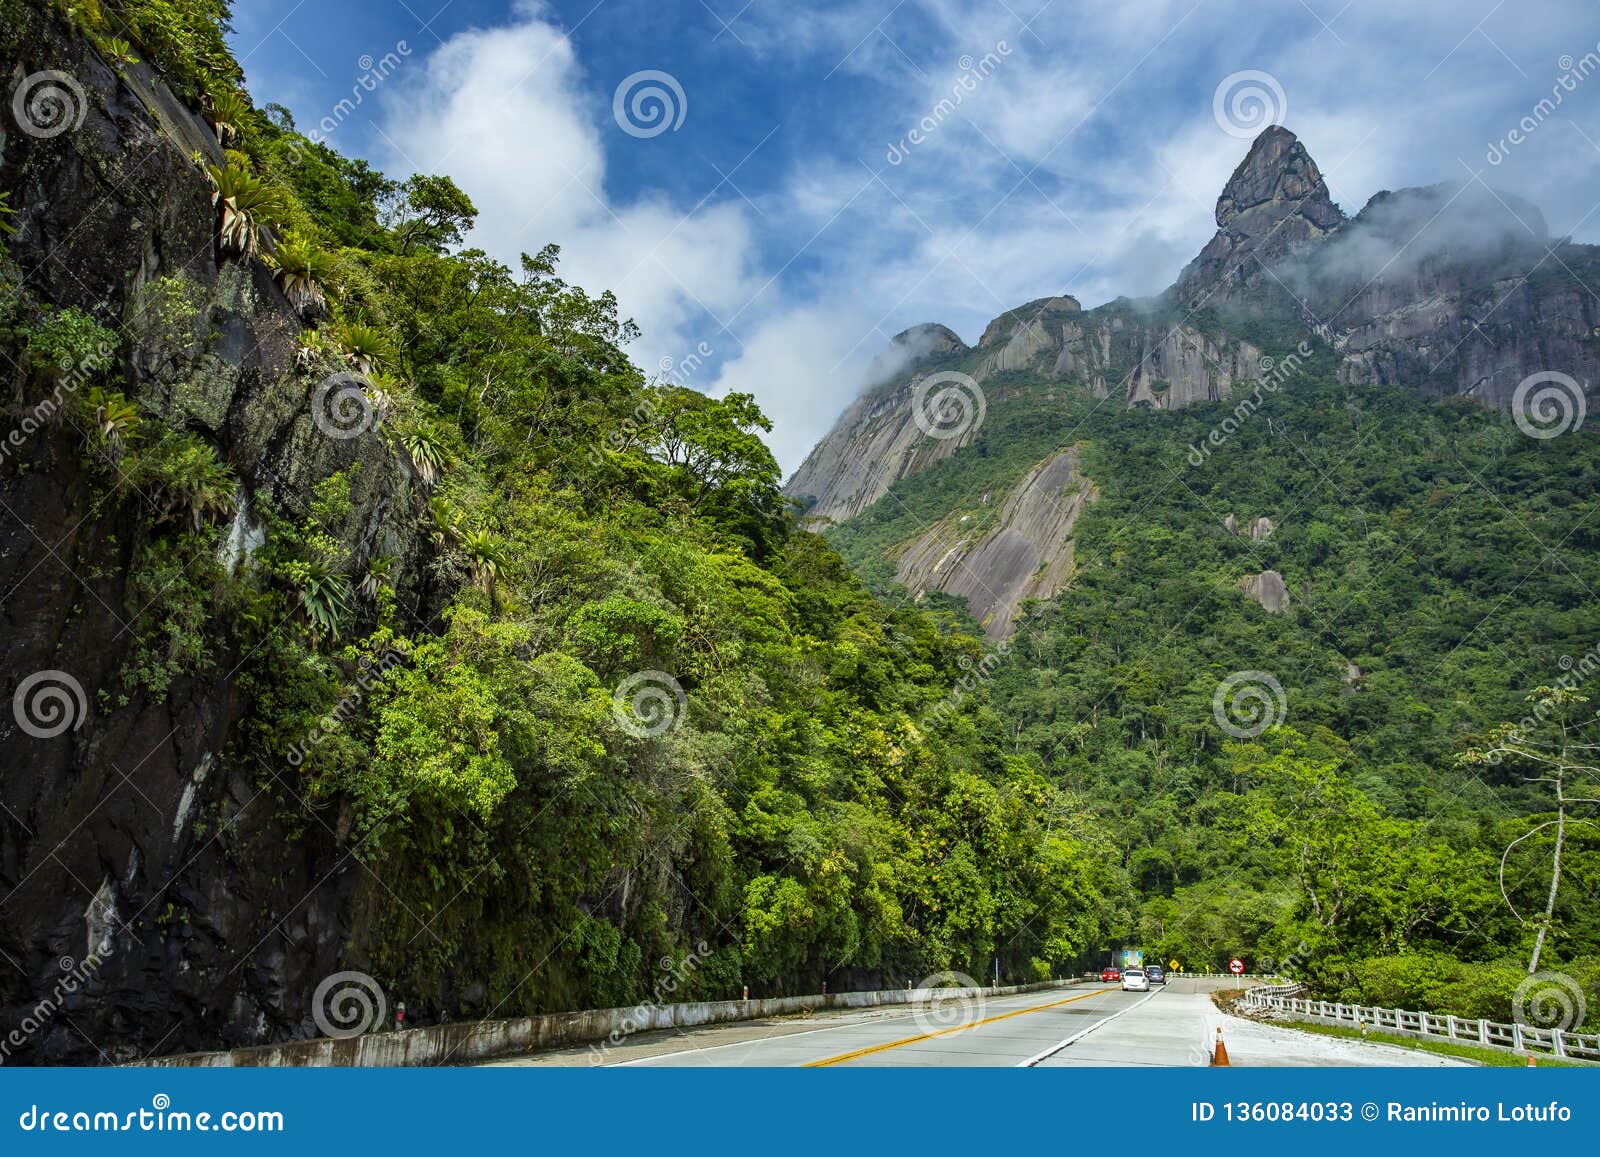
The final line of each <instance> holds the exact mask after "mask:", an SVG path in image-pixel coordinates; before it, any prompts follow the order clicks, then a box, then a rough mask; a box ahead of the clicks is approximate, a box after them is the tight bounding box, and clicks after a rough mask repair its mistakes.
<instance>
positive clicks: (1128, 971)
mask: <svg viewBox="0 0 1600 1157" xmlns="http://www.w3.org/2000/svg"><path fill="white" fill-rule="evenodd" d="M1122 991H1123V992H1149V991H1150V977H1149V976H1147V975H1146V974H1145V971H1144V969H1142V968H1124V969H1123V970H1122Z"/></svg>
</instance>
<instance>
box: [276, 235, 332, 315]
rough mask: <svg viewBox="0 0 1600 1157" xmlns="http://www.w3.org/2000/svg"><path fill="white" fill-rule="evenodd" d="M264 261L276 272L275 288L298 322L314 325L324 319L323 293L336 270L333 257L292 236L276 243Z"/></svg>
mask: <svg viewBox="0 0 1600 1157" xmlns="http://www.w3.org/2000/svg"><path fill="white" fill-rule="evenodd" d="M267 260H268V262H269V264H271V265H272V267H273V269H274V270H275V271H276V272H275V277H276V280H277V282H278V287H279V288H280V289H282V290H283V295H284V296H285V297H287V298H288V299H289V304H290V305H292V306H294V308H295V311H296V312H297V313H299V315H300V317H301V320H303V321H307V322H314V321H318V320H320V319H321V318H324V317H326V316H327V315H328V297H327V293H328V290H330V289H331V288H332V286H333V284H334V279H335V278H336V277H337V275H338V269H339V264H338V260H337V259H336V258H335V257H334V256H333V254H331V253H329V252H327V250H325V249H321V248H319V247H318V246H317V244H316V243H315V242H314V241H312V240H311V239H310V238H309V237H306V236H304V235H303V234H299V233H293V234H290V235H288V236H286V237H285V238H284V239H283V240H282V241H280V242H279V243H278V245H277V246H276V247H275V248H274V249H273V251H272V253H271V254H270V255H269V256H268V258H267Z"/></svg>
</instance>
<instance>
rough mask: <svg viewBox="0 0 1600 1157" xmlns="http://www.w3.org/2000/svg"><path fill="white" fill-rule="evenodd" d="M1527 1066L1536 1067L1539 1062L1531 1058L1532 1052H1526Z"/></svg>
mask: <svg viewBox="0 0 1600 1157" xmlns="http://www.w3.org/2000/svg"><path fill="white" fill-rule="evenodd" d="M1528 1067H1529V1068H1530V1069H1536V1068H1538V1067H1539V1062H1537V1061H1535V1060H1534V1059H1533V1054H1532V1053H1529V1054H1528Z"/></svg>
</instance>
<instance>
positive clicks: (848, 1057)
mask: <svg viewBox="0 0 1600 1157" xmlns="http://www.w3.org/2000/svg"><path fill="white" fill-rule="evenodd" d="M1115 991H1116V989H1114V988H1102V989H1100V990H1098V991H1096V992H1086V993H1084V994H1083V995H1082V996H1069V997H1067V999H1065V1000H1053V1001H1051V1002H1050V1003H1049V1004H1036V1005H1034V1006H1033V1007H1031V1008H1019V1009H1016V1010H1015V1011H1013V1012H1002V1013H1000V1014H999V1015H998V1016H990V1017H985V1018H984V1019H983V1020H976V1021H973V1022H972V1023H971V1024H958V1025H956V1026H955V1027H954V1028H941V1029H939V1030H938V1031H936V1032H925V1033H919V1034H918V1035H916V1036H908V1037H906V1038H905V1039H904V1040H896V1041H890V1042H889V1043H887V1044H881V1045H869V1046H867V1047H866V1048H864V1049H855V1050H853V1051H852V1052H848V1053H840V1054H839V1055H838V1056H836V1057H828V1058H826V1059H825V1060H820V1061H808V1062H806V1064H805V1066H804V1067H805V1068H808V1069H820V1068H823V1067H825V1066H827V1065H841V1064H843V1063H844V1062H845V1061H853V1060H855V1059H856V1058H857V1057H868V1056H871V1055H872V1054H873V1053H882V1052H888V1051H889V1050H890V1049H897V1048H900V1047H901V1046H903V1045H914V1044H916V1043H917V1042H918V1041H924V1040H932V1039H933V1038H934V1037H940V1036H949V1035H950V1034H951V1033H954V1032H967V1031H969V1030H971V1029H975V1028H982V1027H983V1026H984V1025H986V1024H994V1023H995V1022H996V1021H1002V1020H1010V1019H1011V1018H1012V1017H1014V1016H1026V1015H1028V1013H1030V1012H1043V1011H1045V1010H1046V1009H1049V1008H1060V1007H1061V1006H1062V1005H1063V1004H1073V1003H1075V1002H1077V1001H1080V1000H1088V999H1089V998H1091V997H1095V996H1104V995H1105V994H1106V993H1108V992H1115Z"/></svg>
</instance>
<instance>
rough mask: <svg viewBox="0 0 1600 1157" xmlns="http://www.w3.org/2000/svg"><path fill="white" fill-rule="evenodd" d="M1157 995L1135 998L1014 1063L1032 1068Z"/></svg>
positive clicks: (1020, 1066)
mask: <svg viewBox="0 0 1600 1157" xmlns="http://www.w3.org/2000/svg"><path fill="white" fill-rule="evenodd" d="M1158 995H1159V994H1158V993H1154V992H1152V993H1151V994H1150V995H1149V996H1147V997H1145V998H1144V1000H1136V1001H1134V1002H1133V1003H1132V1004H1130V1005H1128V1007H1127V1008H1119V1009H1117V1011H1116V1012H1114V1013H1112V1014H1111V1015H1110V1016H1107V1017H1102V1018H1101V1019H1099V1020H1097V1021H1095V1022H1094V1023H1093V1024H1091V1025H1090V1026H1089V1027H1088V1028H1086V1029H1080V1030H1079V1031H1077V1032H1075V1033H1073V1034H1072V1035H1071V1036H1069V1037H1068V1038H1067V1039H1066V1040H1064V1041H1062V1042H1061V1043H1060V1044H1054V1045H1051V1046H1050V1047H1049V1048H1047V1049H1045V1050H1044V1052H1042V1053H1035V1054H1034V1055H1033V1056H1031V1057H1029V1058H1028V1059H1027V1060H1025V1061H1021V1062H1019V1063H1018V1064H1017V1065H1016V1067H1017V1068H1019V1069H1031V1068H1033V1067H1034V1066H1035V1065H1037V1064H1038V1063H1039V1062H1040V1061H1043V1060H1048V1059H1049V1058H1051V1057H1053V1056H1055V1055H1056V1054H1057V1053H1058V1052H1060V1051H1061V1050H1062V1049H1064V1048H1066V1047H1067V1046H1068V1045H1071V1044H1076V1043H1077V1042H1078V1041H1081V1040H1082V1039H1083V1038H1084V1037H1086V1036H1088V1035H1089V1034H1090V1033H1092V1032H1094V1031H1095V1030H1096V1029H1097V1028H1100V1027H1102V1026H1103V1025H1107V1024H1110V1023H1111V1022H1112V1021H1114V1020H1116V1019H1117V1017H1119V1016H1121V1015H1122V1014H1123V1013H1125V1012H1132V1011H1133V1010H1134V1009H1136V1008H1138V1007H1139V1006H1140V1005H1142V1004H1146V1003H1148V1002H1149V1001H1152V1000H1154V999H1155V998H1156V997H1157V996H1158Z"/></svg>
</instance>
